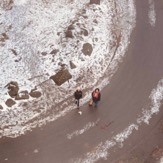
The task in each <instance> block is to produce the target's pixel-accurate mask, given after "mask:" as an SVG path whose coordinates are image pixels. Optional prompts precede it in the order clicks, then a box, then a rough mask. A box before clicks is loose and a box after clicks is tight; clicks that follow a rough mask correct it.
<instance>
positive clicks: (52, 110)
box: [0, 0, 136, 137]
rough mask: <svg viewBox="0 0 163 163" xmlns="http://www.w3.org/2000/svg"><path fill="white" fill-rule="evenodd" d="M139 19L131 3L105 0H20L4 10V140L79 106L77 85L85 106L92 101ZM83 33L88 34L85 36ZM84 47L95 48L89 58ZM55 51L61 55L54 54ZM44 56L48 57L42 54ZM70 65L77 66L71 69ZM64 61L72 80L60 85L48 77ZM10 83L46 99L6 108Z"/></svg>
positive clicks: (0, 113) (0, 53)
mask: <svg viewBox="0 0 163 163" xmlns="http://www.w3.org/2000/svg"><path fill="white" fill-rule="evenodd" d="M135 17H136V12H135V6H134V1H132V0H130V1H127V0H126V1H123V2H122V1H120V0H119V1H113V0H110V1H108V0H103V1H102V2H101V4H100V5H89V1H88V0H85V1H84V0H82V1H72V2H71V3H70V1H64V0H62V1H60V0H58V1H55V2H54V1H52V0H51V1H50V2H49V1H48V2H47V1H46V0H44V1H43V0H42V1H41V0H38V1H37V2H33V1H25V0H23V1H18V0H17V1H16V3H15V5H14V6H13V8H12V10H9V11H6V12H5V11H3V14H2V15H1V17H0V22H1V23H2V24H3V26H2V27H0V30H1V32H6V33H7V35H8V36H9V39H8V40H6V41H5V43H4V45H3V46H2V47H1V48H0V57H1V61H2V64H1V65H2V66H1V67H0V72H3V75H2V76H1V85H0V89H1V90H2V91H1V92H2V93H1V95H0V99H1V103H2V104H3V106H4V109H3V110H0V117H3V118H1V119H2V120H1V122H0V126H1V128H0V137H2V136H8V137H17V136H19V135H21V134H24V133H25V132H26V131H28V130H31V129H32V128H35V127H37V126H42V125H44V124H46V123H47V122H50V121H54V120H55V119H57V118H59V117H61V116H64V115H66V114H67V113H68V112H69V111H71V110H73V109H74V107H75V105H74V101H73V97H72V94H73V92H74V90H75V88H76V86H77V85H80V86H81V87H82V88H83V90H84V98H83V101H82V104H84V103H85V102H87V101H88V100H89V98H90V93H91V91H92V89H93V88H94V87H95V86H98V87H100V88H103V87H104V86H105V85H107V84H108V83H109V80H110V78H111V77H112V75H113V74H114V73H115V71H116V70H117V68H118V63H119V62H121V61H122V58H123V56H124V54H125V51H126V49H127V46H128V44H129V38H130V34H131V32H132V29H133V28H134V26H135ZM70 25H73V28H74V29H73V38H66V37H65V31H66V30H67V28H68V27H69V26H70ZM83 29H85V30H87V31H88V36H83V35H81V30H83ZM84 43H90V44H92V46H93V53H92V54H91V56H85V55H84V54H83V53H82V51H81V49H82V46H83V44H84ZM10 49H15V50H16V52H17V54H18V55H14V54H13V53H12V51H11V50H10ZM53 50H57V53H56V54H52V53H51V52H52V51H53ZM42 52H46V53H47V55H45V56H42ZM14 59H19V60H20V61H19V62H18V63H17V62H14ZM69 61H73V62H74V63H75V65H76V66H77V68H76V69H71V68H70V65H69ZM60 63H61V64H64V65H66V68H67V69H68V70H69V72H70V73H71V74H72V76H73V78H72V79H71V80H70V81H69V82H66V83H65V84H63V85H62V86H60V87H58V86H56V85H55V84H54V83H53V81H51V80H49V77H50V75H53V74H55V73H56V72H57V71H58V70H59V69H60V67H59V65H58V64H60ZM29 79H30V80H29ZM11 80H15V81H17V82H18V83H19V86H20V89H23V90H24V89H26V90H29V91H30V90H31V89H33V88H34V87H35V86H36V87H37V89H39V90H40V91H41V92H42V96H41V97H40V98H39V99H33V98H30V99H29V100H28V101H23V102H17V103H16V105H14V106H13V107H12V108H10V109H9V108H6V107H5V105H4V101H5V100H6V99H7V98H8V97H9V96H8V94H7V90H6V89H5V88H4V86H5V85H6V84H7V83H8V82H10V81H11Z"/></svg>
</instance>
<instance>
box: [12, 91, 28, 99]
mask: <svg viewBox="0 0 163 163" xmlns="http://www.w3.org/2000/svg"><path fill="white" fill-rule="evenodd" d="M25 99H29V94H28V91H21V92H20V93H19V95H17V96H16V97H15V100H25Z"/></svg>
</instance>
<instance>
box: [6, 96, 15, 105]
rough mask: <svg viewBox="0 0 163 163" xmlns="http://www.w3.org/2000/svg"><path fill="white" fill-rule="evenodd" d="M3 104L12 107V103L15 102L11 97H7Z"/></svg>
mask: <svg viewBox="0 0 163 163" xmlns="http://www.w3.org/2000/svg"><path fill="white" fill-rule="evenodd" d="M5 104H6V105H7V106H8V107H12V106H13V105H15V104H16V102H15V101H14V100H13V99H11V98H10V99H7V101H6V102H5Z"/></svg>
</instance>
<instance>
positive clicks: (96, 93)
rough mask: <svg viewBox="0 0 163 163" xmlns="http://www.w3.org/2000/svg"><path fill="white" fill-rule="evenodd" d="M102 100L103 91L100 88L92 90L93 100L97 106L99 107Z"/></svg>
mask: <svg viewBox="0 0 163 163" xmlns="http://www.w3.org/2000/svg"><path fill="white" fill-rule="evenodd" d="M100 100H101V93H100V89H99V88H96V89H95V90H94V91H93V92H92V101H93V103H94V104H95V107H97V105H98V102H99V101H100Z"/></svg>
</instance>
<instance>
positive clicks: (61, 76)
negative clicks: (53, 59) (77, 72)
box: [50, 69, 72, 86]
mask: <svg viewBox="0 0 163 163" xmlns="http://www.w3.org/2000/svg"><path fill="white" fill-rule="evenodd" d="M71 78H72V75H71V74H70V73H69V71H68V70H67V69H61V70H60V71H58V72H57V73H56V74H55V75H53V76H51V77H50V79H52V80H53V81H54V82H55V83H56V84H57V85H58V86H60V85H62V84H63V83H65V82H66V81H68V80H69V79H71Z"/></svg>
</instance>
